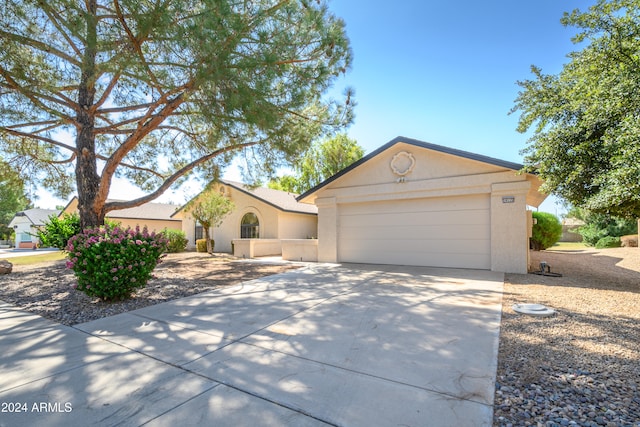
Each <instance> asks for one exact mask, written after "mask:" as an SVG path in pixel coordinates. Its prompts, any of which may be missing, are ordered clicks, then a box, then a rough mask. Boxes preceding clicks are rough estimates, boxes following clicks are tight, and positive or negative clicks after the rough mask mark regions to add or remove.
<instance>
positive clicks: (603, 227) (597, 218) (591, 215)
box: [567, 208, 638, 246]
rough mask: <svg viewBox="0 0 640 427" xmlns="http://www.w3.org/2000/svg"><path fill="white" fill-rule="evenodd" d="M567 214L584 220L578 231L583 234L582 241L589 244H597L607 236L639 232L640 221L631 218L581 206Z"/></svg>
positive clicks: (613, 236)
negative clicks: (602, 212) (639, 223)
mask: <svg viewBox="0 0 640 427" xmlns="http://www.w3.org/2000/svg"><path fill="white" fill-rule="evenodd" d="M567 216H568V217H571V218H577V219H580V220H582V221H584V225H583V226H581V227H579V228H578V229H577V230H576V231H577V232H578V233H579V234H580V235H581V236H582V241H583V242H584V243H586V244H587V245H589V246H596V245H597V243H598V241H600V240H601V239H603V238H606V237H612V238H615V237H618V238H619V237H621V236H625V235H629V234H638V222H637V221H635V220H633V219H630V218H621V217H615V216H611V215H606V214H601V213H595V212H591V211H588V210H586V209H580V208H572V209H571V210H570V211H569V212H568V213H567ZM619 241H620V240H619V239H618V242H619Z"/></svg>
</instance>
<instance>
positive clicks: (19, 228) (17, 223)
mask: <svg viewBox="0 0 640 427" xmlns="http://www.w3.org/2000/svg"><path fill="white" fill-rule="evenodd" d="M59 213H60V211H59V210H53V209H27V210H25V211H21V212H18V213H16V214H15V216H14V217H13V218H12V219H11V221H10V222H9V227H10V228H13V230H14V231H15V234H16V242H15V247H16V248H23V249H27V248H28V249H33V248H35V247H36V245H37V244H38V243H40V240H39V239H38V229H39V228H40V227H42V226H44V223H45V222H46V221H47V220H48V219H49V217H50V216H51V215H58V214H59Z"/></svg>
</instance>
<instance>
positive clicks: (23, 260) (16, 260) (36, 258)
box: [0, 251, 66, 265]
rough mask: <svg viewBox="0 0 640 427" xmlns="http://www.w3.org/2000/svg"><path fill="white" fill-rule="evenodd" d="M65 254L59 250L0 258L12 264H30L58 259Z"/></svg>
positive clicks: (62, 257)
mask: <svg viewBox="0 0 640 427" xmlns="http://www.w3.org/2000/svg"><path fill="white" fill-rule="evenodd" d="M65 256H66V252H63V251H59V252H49V253H44V254H42V255H28V256H16V257H11V258H2V257H0V259H6V260H7V261H9V262H10V263H11V264H13V265H31V264H38V263H41V262H48V261H60V260H61V259H64V258H65Z"/></svg>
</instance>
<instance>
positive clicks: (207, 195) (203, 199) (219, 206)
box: [184, 186, 236, 254]
mask: <svg viewBox="0 0 640 427" xmlns="http://www.w3.org/2000/svg"><path fill="white" fill-rule="evenodd" d="M235 208H236V207H235V204H234V203H233V202H232V201H231V200H229V199H228V198H226V197H225V196H223V195H222V194H220V193H219V192H217V191H216V190H215V189H214V187H213V186H209V188H207V189H206V190H205V191H203V192H202V193H200V195H199V196H197V197H196V198H194V199H192V200H191V201H190V202H189V203H187V205H186V206H185V208H184V210H185V212H187V213H189V214H190V215H191V217H192V218H193V219H194V220H196V221H198V222H199V223H200V225H202V229H203V230H204V238H205V240H206V242H207V252H208V253H210V254H211V253H213V245H212V244H211V237H210V234H209V230H210V229H211V228H212V227H218V226H219V225H220V224H222V220H224V218H225V217H226V216H227V215H229V214H230V213H231V212H232V211H233V210H234V209H235Z"/></svg>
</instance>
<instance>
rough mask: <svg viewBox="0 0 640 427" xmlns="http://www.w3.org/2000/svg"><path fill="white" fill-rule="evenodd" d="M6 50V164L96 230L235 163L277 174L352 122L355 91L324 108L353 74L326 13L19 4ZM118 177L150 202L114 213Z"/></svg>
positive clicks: (237, 4)
mask: <svg viewBox="0 0 640 427" xmlns="http://www.w3.org/2000/svg"><path fill="white" fill-rule="evenodd" d="M0 43H2V46H3V49H2V52H1V53H0V152H4V153H7V154H9V155H11V157H13V158H15V159H16V165H17V167H18V168H19V169H20V171H21V173H22V176H23V177H25V178H30V179H34V180H35V181H38V182H39V183H41V184H43V185H44V186H46V187H48V188H50V189H53V190H55V191H56V192H57V194H58V195H60V196H66V195H68V194H69V193H70V192H71V191H72V190H73V187H74V186H75V189H76V190H77V193H78V209H79V213H80V219H81V224H82V227H83V228H85V227H88V226H94V225H99V224H102V223H103V220H104V216H105V214H106V213H107V212H109V211H111V210H115V209H123V208H130V207H134V206H138V205H140V204H143V203H146V202H149V201H151V200H153V199H154V198H156V197H158V196H159V195H161V194H162V193H163V192H164V191H166V190H167V189H168V188H169V187H171V186H172V185H174V184H176V185H177V184H179V183H180V181H181V180H182V179H183V178H185V177H186V176H187V175H189V174H194V175H195V176H196V177H200V178H204V179H206V180H209V179H211V178H212V177H214V176H215V175H216V174H217V173H218V172H219V170H220V168H222V167H224V166H225V165H226V164H228V163H229V161H230V160H231V158H232V156H234V154H235V153H240V152H241V153H242V154H243V155H244V156H245V158H246V159H247V160H248V161H253V162H254V164H255V165H260V166H261V170H262V171H263V172H265V173H271V172H273V170H274V168H275V167H277V166H278V165H279V164H281V163H282V162H284V161H289V160H291V159H292V158H293V157H295V156H298V155H299V153H302V152H304V151H305V149H306V148H307V146H308V141H309V140H312V139H314V138H316V137H317V136H319V135H322V134H324V133H327V132H335V131H336V129H340V128H341V127H342V126H344V125H345V124H347V123H349V122H350V121H351V119H352V114H351V108H352V107H353V102H351V100H350V92H349V91H347V93H345V96H346V101H345V102H344V103H339V102H336V101H335V100H331V99H325V98H324V97H323V95H324V93H325V92H326V91H327V90H328V88H329V87H330V86H331V85H332V84H333V82H334V80H335V78H336V77H337V76H339V75H340V74H341V73H344V72H346V70H347V69H348V67H349V66H350V63H351V55H350V49H349V44H348V40H347V37H346V35H345V30H344V23H343V22H342V21H341V20H340V19H338V18H336V17H335V16H334V15H333V14H331V13H330V12H329V11H328V8H327V5H326V2H325V1H309V0H290V1H276V0H257V1H240V0H226V1H224V0H220V1H211V0H163V1H154V2H150V1H145V0H143V1H140V0H86V1H77V0H51V1H46V2H44V1H38V2H36V1H23V0H7V1H5V2H3V4H2V14H0ZM255 170H256V167H255V166H254V167H253V168H252V171H255ZM116 176H123V177H126V178H128V179H130V180H131V181H132V182H134V183H136V184H137V185H139V186H140V187H141V188H142V189H143V190H145V191H148V192H149V193H148V194H147V195H146V196H144V197H141V198H138V199H135V200H132V201H126V202H122V201H119V202H108V203H107V202H106V199H107V196H108V194H109V189H110V187H111V182H112V179H113V177H116Z"/></svg>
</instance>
